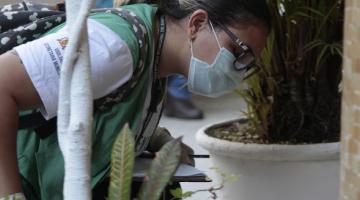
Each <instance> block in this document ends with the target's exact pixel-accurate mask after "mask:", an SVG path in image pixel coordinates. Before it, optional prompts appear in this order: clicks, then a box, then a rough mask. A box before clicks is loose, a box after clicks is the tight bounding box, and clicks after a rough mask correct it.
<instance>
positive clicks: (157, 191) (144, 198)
mask: <svg viewBox="0 0 360 200" xmlns="http://www.w3.org/2000/svg"><path fill="white" fill-rule="evenodd" d="M180 156H181V138H179V139H176V140H173V141H170V142H169V143H167V144H165V145H164V147H163V148H162V149H161V150H160V151H159V152H158V153H157V154H156V157H155V159H154V161H153V162H152V164H151V167H150V170H149V171H148V172H147V173H146V174H147V177H146V180H145V181H144V184H143V186H142V188H141V189H140V195H139V199H140V200H158V199H159V198H160V196H161V193H162V192H163V190H164V189H165V187H166V185H167V184H168V182H169V181H170V179H171V177H172V176H173V175H174V173H175V172H176V169H177V168H178V166H179V163H180Z"/></svg>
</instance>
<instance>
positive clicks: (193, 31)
mask: <svg viewBox="0 0 360 200" xmlns="http://www.w3.org/2000/svg"><path fill="white" fill-rule="evenodd" d="M208 21H209V15H208V13H207V12H206V11H205V10H202V9H199V10H196V11H194V12H193V13H192V14H191V15H190V16H189V23H188V25H187V26H188V27H187V28H188V31H187V34H188V38H189V39H190V40H194V39H195V38H196V36H197V33H198V32H199V31H201V30H202V29H204V28H206V27H207V25H208Z"/></svg>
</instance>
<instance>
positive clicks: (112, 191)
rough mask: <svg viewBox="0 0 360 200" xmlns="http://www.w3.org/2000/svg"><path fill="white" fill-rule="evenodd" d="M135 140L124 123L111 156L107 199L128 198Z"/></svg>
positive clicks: (128, 199) (122, 199) (123, 199)
mask: <svg viewBox="0 0 360 200" xmlns="http://www.w3.org/2000/svg"><path fill="white" fill-rule="evenodd" d="M134 151H135V142H134V139H133V136H132V134H131V131H130V129H129V125H128V124H126V125H125V126H124V128H123V129H122V130H121V132H120V134H119V135H118V137H117V138H116V141H115V144H114V146H113V150H112V156H111V173H110V186H109V200H120V199H121V200H130V195H131V182H132V175H133V169H134V160H135V158H134V157H135V154H134Z"/></svg>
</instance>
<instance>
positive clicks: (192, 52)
mask: <svg viewBox="0 0 360 200" xmlns="http://www.w3.org/2000/svg"><path fill="white" fill-rule="evenodd" d="M190 51H191V57H194V49H193V41H192V40H191V39H190Z"/></svg>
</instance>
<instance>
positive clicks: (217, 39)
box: [209, 20, 221, 49]
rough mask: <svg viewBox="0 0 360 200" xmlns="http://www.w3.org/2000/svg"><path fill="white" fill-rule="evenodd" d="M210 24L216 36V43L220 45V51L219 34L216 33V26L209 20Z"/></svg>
mask: <svg viewBox="0 0 360 200" xmlns="http://www.w3.org/2000/svg"><path fill="white" fill-rule="evenodd" d="M209 23H210V26H211V29H212V31H213V33H214V35H215V39H216V42H217V43H218V45H219V49H221V44H220V40H219V38H218V36H217V34H216V31H215V29H214V26H213V24H212V22H211V21H210V20H209Z"/></svg>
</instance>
